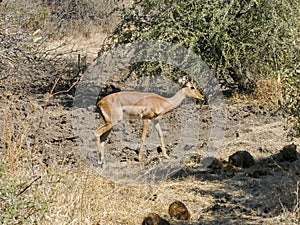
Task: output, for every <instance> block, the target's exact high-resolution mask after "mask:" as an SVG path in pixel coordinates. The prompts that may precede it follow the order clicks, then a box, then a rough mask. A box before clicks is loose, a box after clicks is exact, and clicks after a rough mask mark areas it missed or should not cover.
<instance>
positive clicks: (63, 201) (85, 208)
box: [0, 0, 300, 225]
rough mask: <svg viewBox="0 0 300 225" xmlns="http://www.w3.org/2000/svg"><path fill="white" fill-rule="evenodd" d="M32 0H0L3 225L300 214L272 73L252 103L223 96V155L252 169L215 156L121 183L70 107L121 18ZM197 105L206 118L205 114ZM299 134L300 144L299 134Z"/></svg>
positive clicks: (217, 220) (292, 219)
mask: <svg viewBox="0 0 300 225" xmlns="http://www.w3.org/2000/svg"><path fill="white" fill-rule="evenodd" d="M30 2H31V4H33V5H27V2H26V1H5V0H4V1H2V2H1V3H0V14H1V17H0V46H1V47H0V48H1V49H0V61H1V62H0V106H1V107H0V223H1V224H103V225H104V224H105V225H106V224H112V225H116V224H121V225H125V224H128V225H136V224H142V221H143V218H144V217H145V216H147V215H148V214H149V213H151V212H155V213H158V214H159V215H160V216H161V217H163V218H165V219H167V220H169V221H171V222H170V223H172V224H174V225H175V224H193V225H196V224H299V223H300V206H299V204H300V197H299V194H300V192H299V188H300V183H299V182H300V159H299V156H298V160H296V161H293V162H280V163H278V162H276V161H275V160H273V157H272V156H274V155H276V154H277V153H278V152H279V150H280V149H281V148H282V147H283V146H284V145H287V144H290V143H291V141H290V140H289V139H287V138H286V136H287V134H288V127H289V126H290V125H289V124H287V123H286V120H285V118H284V116H286V115H285V114H284V113H283V112H282V111H280V112H279V113H278V114H277V113H276V111H277V109H278V108H277V107H274V104H271V105H272V106H270V102H274V103H276V102H278V100H281V98H282V96H281V90H282V87H281V85H279V83H278V81H277V80H276V81H275V80H274V79H273V80H272V79H269V80H260V81H258V82H257V87H258V88H257V89H256V91H255V93H254V94H253V95H252V96H251V97H249V96H247V98H246V100H245V99H244V98H243V95H237V96H235V97H233V98H231V99H229V100H228V114H229V116H228V117H229V122H228V132H227V134H226V136H225V139H224V143H223V145H222V148H221V149H220V152H219V155H218V157H219V158H223V159H226V160H227V159H228V157H229V155H231V154H232V153H234V152H236V151H237V150H245V149H246V150H248V151H249V152H250V153H251V154H252V155H253V156H254V158H255V161H256V164H255V166H253V167H252V168H251V167H250V168H247V169H241V168H234V167H231V166H230V167H227V164H226V163H224V165H223V164H222V163H220V165H219V164H218V166H217V167H216V168H212V169H210V170H208V171H206V172H197V171H194V170H193V169H191V168H186V169H185V170H182V171H180V173H179V174H178V175H177V176H174V177H173V178H170V179H168V180H165V181H161V182H158V183H155V184H152V185H141V186H127V185H121V184H117V183H114V182H112V181H110V180H109V179H107V178H104V177H102V176H100V175H99V173H97V172H95V171H94V170H93V169H91V168H90V166H88V165H87V163H86V162H85V161H84V160H83V159H82V158H81V155H80V154H79V152H78V149H77V148H76V146H77V144H76V139H77V137H75V136H74V134H73V132H72V112H71V109H72V108H71V105H72V100H73V95H74V91H75V89H74V86H76V84H77V83H78V82H79V80H80V78H81V77H82V74H83V72H84V70H85V69H86V66H88V65H89V63H92V60H91V59H92V58H93V57H94V56H95V55H96V52H97V51H96V50H95V49H97V48H99V47H100V45H101V44H102V42H103V40H104V38H105V37H106V35H107V33H106V32H108V31H109V30H110V28H111V26H112V24H114V22H112V23H109V21H115V20H117V19H116V18H115V17H108V14H109V13H110V9H112V6H113V5H112V1H84V0H82V1H71V0H69V1H64V2H65V3H64V4H69V5H59V4H58V3H59V2H60V1H55V0H53V1H38V0H36V1H30ZM125 2H126V1H125ZM71 3H78V4H79V3H82V4H83V3H84V4H83V6H84V7H85V8H79V9H76V8H74V7H73V8H72V4H71ZM26 5H27V6H26ZM79 5H80V4H79ZM66 6H68V7H66ZM81 6H82V5H81ZM53 8H54V9H56V11H54V12H53ZM99 8H101V9H103V10H99ZM94 9H98V10H94ZM84 10H88V11H89V12H90V14H89V15H86V14H85V12H86V11H84ZM64 13H65V14H64ZM64 15H65V17H64ZM112 18H114V19H112ZM63 19H64V20H63ZM68 21H72V23H68ZM105 21H106V22H105ZM95 30H96V31H97V32H96V34H95ZM74 34H75V35H74ZM78 34H80V35H78ZM58 37H59V38H58ZM58 39H60V41H58ZM62 40H66V41H65V42H63V41H62ZM83 46H84V47H83ZM78 55H80V56H79V57H78ZM78 59H80V60H79V61H78ZM123 85H124V86H125V85H126V84H123ZM264 103H267V104H264ZM202 108H203V109H202V112H203V123H205V121H208V120H209V111H208V110H207V108H208V107H206V106H203V107H202ZM201 116H202V115H201ZM293 142H294V143H295V144H297V145H298V151H299V145H300V139H299V138H298V139H297V138H295V139H294V140H293ZM220 161H221V160H220ZM175 200H179V201H182V202H184V203H185V204H186V206H187V208H188V209H189V211H190V213H191V220H190V221H189V222H184V221H177V220H174V219H171V218H170V216H169V215H168V207H169V205H170V204H171V203H172V202H174V201H175Z"/></svg>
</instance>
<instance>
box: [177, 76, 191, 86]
mask: <svg viewBox="0 0 300 225" xmlns="http://www.w3.org/2000/svg"><path fill="white" fill-rule="evenodd" d="M188 80H189V79H188V78H187V76H183V77H182V78H181V77H180V78H179V79H178V82H179V83H180V84H182V85H183V84H186V82H188Z"/></svg>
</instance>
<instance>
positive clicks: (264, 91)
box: [229, 78, 282, 108]
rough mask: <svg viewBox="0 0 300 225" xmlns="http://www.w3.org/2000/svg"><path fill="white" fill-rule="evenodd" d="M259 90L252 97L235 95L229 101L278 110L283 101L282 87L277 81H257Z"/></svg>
mask: <svg viewBox="0 0 300 225" xmlns="http://www.w3.org/2000/svg"><path fill="white" fill-rule="evenodd" d="M256 86H257V88H256V89H255V91H254V93H253V94H251V95H248V94H241V93H235V94H234V96H233V97H232V98H231V99H229V101H238V102H245V103H252V104H257V105H266V106H268V107H271V108H278V107H279V105H278V102H279V101H282V85H281V84H280V82H279V81H278V80H276V79H271V78H270V79H260V80H258V81H256Z"/></svg>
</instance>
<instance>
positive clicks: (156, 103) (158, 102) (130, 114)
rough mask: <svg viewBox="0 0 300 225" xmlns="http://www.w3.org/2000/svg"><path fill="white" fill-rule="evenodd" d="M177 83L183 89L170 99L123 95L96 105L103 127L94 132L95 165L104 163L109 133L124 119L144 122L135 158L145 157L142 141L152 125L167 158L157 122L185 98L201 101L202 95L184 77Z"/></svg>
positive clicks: (127, 92)
mask: <svg viewBox="0 0 300 225" xmlns="http://www.w3.org/2000/svg"><path fill="white" fill-rule="evenodd" d="M179 83H181V84H182V88H181V89H180V90H179V91H178V92H177V93H176V94H175V95H174V96H173V97H171V98H164V97H162V96H160V95H157V94H154V93H145V92H135V91H124V92H117V93H113V94H109V95H107V96H105V97H104V98H102V99H101V100H100V101H99V102H98V103H97V107H98V108H99V109H100V112H101V114H102V117H103V119H104V121H105V124H104V125H103V126H101V127H99V128H98V129H97V130H96V132H95V138H96V143H97V149H98V151H99V152H100V154H101V157H100V161H99V162H98V163H99V164H100V165H102V164H103V163H104V142H105V140H106V138H107V137H108V135H109V133H110V132H111V129H112V128H113V127H114V126H116V125H117V124H118V123H119V122H120V121H121V120H122V119H124V117H126V118H129V119H142V120H143V131H142V139H141V144H140V151H139V155H138V159H139V161H140V162H141V161H142V157H143V154H144V141H145V139H146V134H147V130H148V127H149V123H150V122H151V121H153V123H154V126H155V129H156V130H157V132H158V135H159V137H160V141H161V149H162V155H163V156H164V157H166V158H169V156H168V154H167V150H166V147H165V142H164V138H163V133H162V130H161V127H160V125H159V119H160V118H162V117H163V115H165V114H166V113H168V112H170V111H171V110H173V109H175V108H176V107H177V106H178V105H179V104H180V103H181V102H182V101H183V100H184V98H185V97H186V96H187V97H190V98H193V99H200V100H203V95H202V94H200V92H199V91H198V90H197V88H196V87H195V85H194V83H193V82H191V81H188V79H187V78H186V77H183V78H181V79H179ZM99 138H100V142H99Z"/></svg>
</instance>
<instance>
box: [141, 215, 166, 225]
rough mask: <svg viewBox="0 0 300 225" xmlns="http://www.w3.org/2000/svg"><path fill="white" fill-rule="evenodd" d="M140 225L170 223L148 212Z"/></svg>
mask: <svg viewBox="0 0 300 225" xmlns="http://www.w3.org/2000/svg"><path fill="white" fill-rule="evenodd" d="M142 225H170V224H169V222H168V221H166V220H165V219H163V218H161V217H160V216H159V215H158V214H156V213H150V214H149V215H148V216H147V217H146V218H145V219H144V220H143V223H142Z"/></svg>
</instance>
